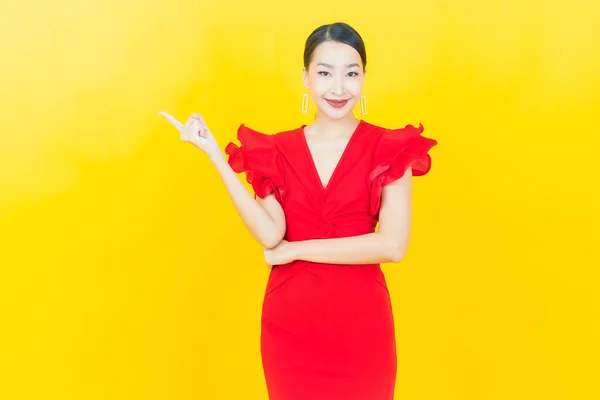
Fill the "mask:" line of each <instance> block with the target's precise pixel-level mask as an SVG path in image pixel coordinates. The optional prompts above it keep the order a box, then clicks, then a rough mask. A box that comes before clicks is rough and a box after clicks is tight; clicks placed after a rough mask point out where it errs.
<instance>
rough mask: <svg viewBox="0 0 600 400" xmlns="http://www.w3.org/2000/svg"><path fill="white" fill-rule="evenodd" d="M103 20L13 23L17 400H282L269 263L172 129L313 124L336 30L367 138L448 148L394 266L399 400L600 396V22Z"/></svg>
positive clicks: (2, 283)
mask: <svg viewBox="0 0 600 400" xmlns="http://www.w3.org/2000/svg"><path fill="white" fill-rule="evenodd" d="M90 3H91V2H80V1H75V0H62V1H58V2H41V1H38V2H24V3H18V2H6V3H5V4H2V5H1V6H0V15H1V17H0V19H1V21H0V22H1V23H0V37H1V38H2V41H3V45H2V51H1V53H0V54H2V62H1V63H0V68H1V72H2V73H1V78H0V79H1V82H0V83H1V85H0V86H1V94H0V101H1V104H0V124H1V135H0V171H1V172H0V178H1V179H0V193H1V194H0V224H1V225H0V243H1V255H0V264H1V269H0V271H1V276H0V307H1V308H0V316H1V317H0V318H1V319H0V321H1V324H2V329H1V330H0V332H1V333H0V339H1V340H0V343H1V344H0V398H3V399H7V400H8V399H10V400H17V399H44V400H45V399H61V400H66V399H76V400H84V399H85V400H92V399H111V400H117V399H128V400H132V399H145V400H149V399H160V400H166V399H215V400H217V399H266V391H265V388H264V383H263V377H262V370H261V366H260V352H259V341H258V338H259V324H260V306H261V301H262V294H263V290H264V286H265V283H266V279H267V273H268V270H267V268H266V267H265V266H264V264H263V262H262V258H261V257H262V251H261V249H260V248H259V247H258V246H257V245H255V244H254V243H253V242H252V241H251V239H250V236H249V235H248V234H247V233H245V231H244V229H243V226H242V224H241V222H240V221H238V217H237V216H236V214H235V212H234V209H233V207H232V205H231V203H230V202H229V201H228V198H227V195H226V193H225V191H224V189H223V187H222V185H221V183H220V181H219V179H218V176H217V175H216V173H215V171H214V170H213V169H211V165H210V164H209V162H208V161H207V160H206V159H205V158H204V157H203V156H202V154H201V153H200V152H199V151H198V150H196V149H194V148H193V147H191V146H189V145H186V144H184V143H182V142H180V141H179V138H178V135H177V133H176V132H175V131H174V129H173V128H172V127H171V126H170V125H168V123H167V122H166V121H165V120H164V119H162V118H161V117H160V116H158V114H157V112H158V111H159V110H166V111H169V112H171V113H173V114H174V115H176V116H177V117H179V118H182V119H183V118H185V117H187V116H188V115H189V114H190V113H191V112H193V111H197V112H200V113H202V114H203V115H204V117H205V119H206V120H207V123H208V124H209V126H210V127H211V128H212V130H213V132H215V134H216V136H217V138H218V140H219V142H220V144H221V145H222V146H225V144H227V142H229V141H230V140H233V139H234V136H235V129H236V128H237V126H238V125H239V124H240V123H242V122H244V123H246V124H247V125H249V126H251V127H253V128H255V129H258V130H262V131H265V132H274V131H277V130H283V129H288V128H293V127H296V126H299V125H300V124H302V123H307V122H308V121H309V120H310V116H304V115H302V114H301V112H300V110H301V97H302V93H303V86H302V82H301V68H302V64H301V63H302V51H303V44H304V40H305V39H306V36H307V35H308V34H309V33H310V32H311V30H312V29H314V28H315V27H317V26H318V25H320V24H322V23H328V22H333V21H336V20H344V21H347V22H349V23H351V24H352V25H354V26H355V27H356V28H357V29H358V30H359V31H360V32H361V33H362V35H363V37H364V39H365V40H366V43H367V50H368V57H369V62H368V77H367V83H366V87H365V95H366V97H367V101H368V110H369V114H368V115H367V116H366V117H367V120H368V121H370V122H372V123H376V124H380V125H386V126H390V127H398V126H403V125H405V124H407V123H419V122H422V123H423V124H424V126H425V129H426V132H425V133H426V134H427V136H430V137H434V138H436V139H437V140H439V142H440V145H439V146H438V147H436V148H435V149H434V150H433V151H432V153H431V154H432V156H433V163H434V164H433V169H432V170H431V173H430V175H428V176H427V177H424V178H418V179H415V189H414V190H415V194H414V198H415V200H414V228H413V235H412V239H411V246H410V250H409V254H408V256H407V258H406V260H405V261H404V262H402V263H401V264H398V265H386V266H384V269H385V271H386V273H387V278H388V282H389V286H390V290H391V292H392V296H393V302H394V310H395V316H396V324H397V338H398V354H399V371H398V384H397V398H398V399H411V400H416V399H436V400H440V399H444V400H453V399H461V400H462V399H473V400H475V399H486V400H487V399H494V400H496V399H497V400H507V399H514V400H516V399H528V400H530V399H547V400H549V399H592V398H598V397H599V396H600V391H599V390H598V388H597V387H596V386H595V384H594V382H592V381H593V380H595V379H597V375H598V373H599V372H598V362H597V360H598V357H599V356H600V351H599V348H598V344H597V338H598V337H599V335H600V324H599V322H598V321H599V320H600V319H599V305H600V299H599V297H598V290H597V287H598V279H597V278H598V272H597V270H598V267H599V266H600V257H599V256H598V242H599V240H598V239H599V236H600V234H599V216H598V213H599V204H600V197H599V195H598V192H597V187H596V186H597V182H598V176H597V175H598V174H597V172H598V167H597V165H598V153H597V149H598V144H599V140H598V127H597V124H598V118H597V117H598V115H599V114H600V102H599V99H600V97H599V93H600V74H599V73H598V71H600V54H599V50H598V49H599V47H598V37H600V25H598V24H597V20H598V19H600V17H599V15H598V14H599V13H598V11H599V9H600V6H598V5H597V4H596V3H594V2H589V1H587V0H572V1H569V2H559V1H555V2H550V1H546V2H543V1H523V0H505V1H500V0H498V1H485V2H483V1H478V0H462V1H459V0H457V1H451V2H450V1H443V0H432V1H427V2H423V1H418V2H417V1H404V2H397V1H391V0H390V1H387V2H381V3H380V4H377V5H375V4H373V3H370V2H367V3H365V2H362V1H352V0H351V1H329V2H321V1H313V0H306V1H302V2H299V3H298V4H297V5H293V6H292V5H284V4H285V3H286V2H283V1H280V0H277V1H275V0H270V1H264V2H262V3H261V4H260V5H259V4H257V3H255V2H241V1H237V2H212V1H205V2H198V1H184V0H179V1H170V2H157V1H153V2H148V1H140V0H133V1H128V2H123V1H115V0H104V1H102V2H100V1H98V2H93V4H90ZM313 110H314V106H313ZM374 339H375V340H376V338H374Z"/></svg>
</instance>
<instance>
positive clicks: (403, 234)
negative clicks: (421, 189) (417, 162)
mask: <svg viewBox="0 0 600 400" xmlns="http://www.w3.org/2000/svg"><path fill="white" fill-rule="evenodd" d="M411 207H412V171H411V168H408V169H407V171H406V172H405V174H404V176H403V177H402V178H400V179H398V180H396V181H394V182H391V183H390V184H388V185H386V186H384V188H383V192H382V198H381V208H380V212H379V229H378V230H377V232H373V233H368V234H365V235H360V236H352V237H344V238H332V239H315V240H306V241H300V242H290V243H286V246H289V250H288V251H290V252H291V253H292V258H293V259H296V260H304V261H311V262H318V263H325V264H376V263H385V262H399V261H401V260H402V258H403V257H404V254H405V253H406V249H407V247H408V241H409V237H410V225H411Z"/></svg>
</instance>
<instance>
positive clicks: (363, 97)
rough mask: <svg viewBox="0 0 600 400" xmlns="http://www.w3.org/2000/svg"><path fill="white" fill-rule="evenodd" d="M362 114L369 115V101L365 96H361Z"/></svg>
mask: <svg viewBox="0 0 600 400" xmlns="http://www.w3.org/2000/svg"><path fill="white" fill-rule="evenodd" d="M360 112H361V113H362V115H365V114H366V113H367V100H366V99H365V96H360Z"/></svg>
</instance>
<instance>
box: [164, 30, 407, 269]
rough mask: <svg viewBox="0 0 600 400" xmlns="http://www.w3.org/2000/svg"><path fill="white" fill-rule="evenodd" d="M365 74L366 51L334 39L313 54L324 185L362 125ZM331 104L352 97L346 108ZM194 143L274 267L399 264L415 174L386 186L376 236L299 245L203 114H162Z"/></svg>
mask: <svg viewBox="0 0 600 400" xmlns="http://www.w3.org/2000/svg"><path fill="white" fill-rule="evenodd" d="M364 79H365V69H364V67H363V65H362V60H361V58H360V55H359V54H358V52H357V51H356V50H355V49H354V48H352V47H351V46H348V45H346V44H344V43H339V42H333V41H327V42H324V43H322V44H320V45H319V46H318V47H317V48H316V50H315V51H314V53H313V58H312V60H311V63H310V65H309V66H308V69H304V71H303V81H304V85H305V87H306V88H307V89H308V90H309V91H310V92H311V97H312V100H313V102H314V103H315V104H316V106H317V113H316V117H315V121H314V122H313V123H312V124H310V125H308V126H306V127H305V129H304V133H305V137H306V141H307V143H308V145H309V149H310V152H311V154H312V157H313V162H314V164H315V167H316V169H317V172H318V174H319V177H320V179H321V183H322V185H323V187H326V186H327V183H328V182H329V179H330V178H331V175H332V173H333V171H334V169H335V167H336V165H337V163H338V162H339V160H340V157H341V155H342V153H343V152H344V149H345V147H346V145H347V144H348V141H349V139H350V137H351V135H352V133H353V132H354V130H355V129H356V127H357V126H358V124H359V122H360V121H359V120H358V119H356V117H355V116H354V114H353V113H352V110H353V108H354V107H355V106H356V104H357V103H358V101H359V100H360V97H361V93H362V88H363V84H364ZM327 100H348V102H347V103H346V105H345V106H344V107H342V108H335V107H332V106H331V105H330V104H329V103H328V102H327ZM160 114H161V115H163V116H164V117H165V118H167V120H169V122H171V124H173V126H175V127H176V128H177V130H178V131H179V132H180V137H181V139H182V140H184V141H187V142H189V143H191V144H193V145H195V146H196V147H198V148H199V149H200V150H202V151H204V153H205V154H206V155H207V156H208V157H209V159H210V160H211V162H212V163H213V165H214V166H215V167H216V168H217V171H218V173H219V175H220V176H221V179H222V180H223V182H224V184H225V187H226V188H227V191H228V193H229V196H230V197H231V199H232V201H233V203H234V205H235V207H236V210H237V212H238V214H239V215H240V217H241V218H242V221H243V223H244V225H245V226H246V228H247V229H248V231H249V232H250V234H251V235H252V237H253V238H254V239H255V240H256V241H257V242H258V243H260V244H261V246H262V247H263V248H264V249H265V251H264V255H265V260H266V262H267V264H268V265H269V267H272V266H274V265H282V264H287V263H290V262H292V261H294V260H304V261H310V262H317V263H325V264H349V265H352V264H376V263H386V262H399V261H401V260H402V259H403V258H404V255H405V254H406V250H407V247H408V242H409V237H410V226H411V217H412V215H411V208H412V204H411V203H412V171H411V168H408V169H407V171H406V173H405V174H404V176H403V177H402V178H400V179H398V180H396V181H394V182H392V183H390V184H388V185H385V186H384V187H383V191H382V199H381V207H380V212H379V227H378V230H377V231H376V232H373V233H368V234H365V235H360V236H352V237H343V238H332V239H315V240H305V241H298V242H288V241H286V240H283V237H284V235H285V230H286V224H285V215H284V212H283V209H282V207H281V205H280V204H279V202H278V201H277V200H276V199H275V196H274V195H273V194H269V195H267V196H266V197H265V198H264V199H261V198H260V197H257V198H256V200H255V199H254V198H253V196H252V195H251V194H250V193H249V192H248V190H246V188H245V187H244V185H243V184H242V182H241V180H240V179H239V178H238V176H237V174H236V173H235V172H234V171H233V170H232V169H231V167H230V166H229V164H228V163H227V160H226V158H225V156H224V154H223V152H222V150H221V149H220V147H219V146H218V144H217V142H216V140H215V138H214V136H213V135H212V133H211V132H210V130H209V129H208V127H207V126H206V123H205V122H204V120H203V119H202V117H201V116H200V115H199V114H192V116H191V117H190V118H189V119H188V121H187V122H186V124H185V125H183V124H181V123H180V122H179V121H177V120H176V119H175V118H174V117H172V116H171V115H169V114H167V113H165V112H160Z"/></svg>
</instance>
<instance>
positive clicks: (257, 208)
mask: <svg viewBox="0 0 600 400" xmlns="http://www.w3.org/2000/svg"><path fill="white" fill-rule="evenodd" d="M210 159H211V161H212V163H213V164H214V166H215V167H216V169H217V171H218V173H219V175H220V176H221V180H222V181H223V183H224V184H225V187H226V189H227V192H228V194H229V197H230V198H231V200H232V201H233V204H234V206H235V208H236V210H237V212H238V214H239V215H240V217H241V219H242V222H243V223H244V225H245V226H246V228H247V229H248V231H249V232H250V234H251V235H252V237H253V238H254V239H255V240H256V241H257V242H258V243H260V244H261V245H262V246H263V247H264V248H272V247H274V246H276V245H277V243H279V241H280V240H281V237H282V236H283V232H279V231H280V229H279V228H278V226H277V224H276V223H275V221H274V220H273V218H271V216H270V215H269V213H268V212H267V211H266V210H265V209H264V208H263V207H262V206H261V205H260V204H259V203H258V202H257V201H256V200H255V199H254V198H253V196H252V195H251V194H250V193H249V192H248V190H247V189H246V187H245V186H244V184H243V183H242V182H241V181H240V179H239V178H238V176H237V174H236V173H235V172H234V171H233V170H232V169H231V166H230V165H229V163H228V162H227V160H226V159H225V156H224V155H223V153H221V152H218V153H217V154H215V155H214V156H212V157H210Z"/></svg>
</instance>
